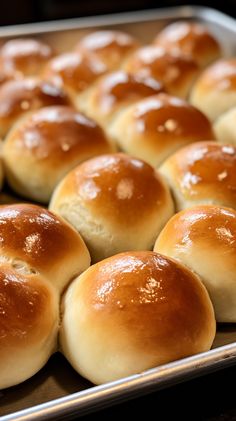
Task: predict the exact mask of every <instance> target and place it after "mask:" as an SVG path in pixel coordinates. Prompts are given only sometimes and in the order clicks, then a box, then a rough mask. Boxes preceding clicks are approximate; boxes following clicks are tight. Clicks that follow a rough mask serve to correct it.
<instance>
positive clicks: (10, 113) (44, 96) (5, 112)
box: [0, 78, 69, 124]
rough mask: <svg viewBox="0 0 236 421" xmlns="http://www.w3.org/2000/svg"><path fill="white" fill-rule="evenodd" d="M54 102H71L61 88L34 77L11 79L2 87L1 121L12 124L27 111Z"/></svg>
mask: <svg viewBox="0 0 236 421" xmlns="http://www.w3.org/2000/svg"><path fill="white" fill-rule="evenodd" d="M54 104H55V105H56V104H58V105H67V104H69V100H68V98H67V96H66V95H65V93H64V92H63V91H62V90H61V89H60V88H57V87H55V86H53V85H51V84H50V83H47V82H43V81H40V80H38V79H32V78H26V79H22V80H11V81H9V82H6V83H4V85H2V86H1V87H0V122H1V123H3V124H7V123H9V124H10V123H11V122H12V119H14V118H16V117H18V116H20V115H21V114H23V113H25V112H27V111H30V110H35V109H38V108H40V107H43V106H47V105H54Z"/></svg>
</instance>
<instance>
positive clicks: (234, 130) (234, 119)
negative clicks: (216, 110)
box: [213, 106, 236, 146]
mask: <svg viewBox="0 0 236 421" xmlns="http://www.w3.org/2000/svg"><path fill="white" fill-rule="evenodd" d="M213 127H214V132H215V135H216V138H217V140H218V141H219V142H220V143H226V144H231V145H234V146H236V106H235V107H234V108H231V109H230V110H229V111H226V113H224V114H222V115H221V116H220V117H219V118H218V119H217V120H216V122H215V123H214V126H213Z"/></svg>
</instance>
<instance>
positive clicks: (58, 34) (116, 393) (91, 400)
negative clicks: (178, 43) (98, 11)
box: [0, 6, 236, 421]
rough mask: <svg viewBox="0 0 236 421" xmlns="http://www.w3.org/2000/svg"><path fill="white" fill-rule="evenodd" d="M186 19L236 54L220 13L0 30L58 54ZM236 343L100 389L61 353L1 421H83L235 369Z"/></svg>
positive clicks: (7, 396) (156, 14)
mask: <svg viewBox="0 0 236 421" xmlns="http://www.w3.org/2000/svg"><path fill="white" fill-rule="evenodd" d="M183 18H184V19H194V20H198V21H200V22H203V23H204V24H206V25H207V26H208V27H209V29H210V30H211V31H212V32H213V33H214V34H215V36H216V37H217V38H218V39H219V41H220V42H221V44H222V47H223V50H224V55H225V56H229V55H233V54H236V43H235V37H236V21H235V20H234V19H232V18H230V17H228V16H225V15H224V14H222V13H220V12H218V11H216V10H212V9H209V8H203V7H189V6H184V7H177V8H170V9H161V10H150V11H141V12H131V13H125V14H116V15H106V16H99V17H90V18H80V19H71V20H65V21H56V22H46V23H39V24H28V25H19V26H11V27H6V28H2V29H0V43H1V42H3V41H4V40H5V39H7V38H13V37H18V36H34V37H38V38H41V39H44V40H46V41H47V42H49V43H50V44H51V45H52V46H54V47H55V48H56V49H57V50H58V51H65V50H68V49H69V48H71V47H73V45H74V44H75V43H76V41H77V40H78V39H79V38H80V37H81V36H82V35H84V34H85V33H87V32H89V31H91V29H95V28H101V27H103V28H104V27H105V28H115V29H121V30H124V31H127V32H129V33H131V34H133V35H135V36H137V37H138V38H139V39H140V40H141V41H143V42H144V43H145V42H149V41H151V40H152V38H153V37H154V35H155V34H156V33H157V32H158V31H159V30H160V29H161V28H162V27H163V26H165V25H167V24H168V23H170V22H171V21H173V20H178V19H183ZM235 341H236V325H226V326H223V325H222V326H221V325H219V326H218V328H217V335H216V339H215V342H214V345H213V349H212V350H211V351H209V352H205V353H202V354H198V355H196V356H193V357H189V358H185V359H182V360H178V361H176V362H173V363H170V364H166V365H163V366H161V367H157V368H154V369H152V370H148V371H146V372H143V373H141V374H137V375H134V376H130V377H128V378H125V379H121V380H119V381H116V382H112V383H107V384H105V385H102V386H96V387H94V386H93V385H92V384H91V383H89V382H88V381H86V380H85V379H83V378H82V377H80V376H79V375H78V374H77V373H76V372H75V371H74V370H73V369H72V367H71V366H70V365H69V364H68V363H67V361H66V360H65V358H64V357H63V356H61V355H60V354H59V353H57V354H55V355H53V356H52V357H51V359H50V360H49V361H48V363H47V364H46V366H45V367H44V368H43V369H42V370H40V372H39V373H37V374H36V375H35V376H33V377H32V378H31V379H29V380H27V381H26V382H24V383H22V384H20V385H18V386H15V387H12V388H9V389H6V390H3V391H1V392H0V416H1V421H7V420H8V421H10V420H21V421H23V420H24V421H26V420H45V419H47V420H50V419H59V418H60V419H61V418H62V417H63V419H64V418H66V419H72V418H75V417H76V418H78V417H79V416H81V415H84V414H85V413H89V412H92V411H95V410H97V409H100V408H102V407H106V406H109V405H112V404H114V403H117V402H121V401H124V400H127V399H130V398H134V397H137V396H138V395H144V394H147V393H149V392H151V391H154V390H158V389H163V388H166V387H168V386H170V385H174V384H176V383H179V382H182V381H185V380H187V379H190V378H193V377H197V376H201V375H203V374H206V373H210V372H212V371H215V370H219V369H221V368H223V367H226V366H229V365H232V364H234V363H236V342H235ZM0 375H1V373H0Z"/></svg>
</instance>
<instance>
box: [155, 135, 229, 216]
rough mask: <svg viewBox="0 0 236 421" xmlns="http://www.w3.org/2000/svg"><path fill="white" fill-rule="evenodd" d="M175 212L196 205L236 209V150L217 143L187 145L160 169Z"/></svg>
mask: <svg viewBox="0 0 236 421" xmlns="http://www.w3.org/2000/svg"><path fill="white" fill-rule="evenodd" d="M160 172H161V174H162V175H163V176H164V177H165V179H166V181H167V182H168V184H169V186H170V188H171V190H172V193H173V195H174V199H175V204H176V209H177V210H181V209H185V208H188V207H190V206H193V205H197V204H216V205H223V206H229V207H231V208H236V148H235V147H233V146H230V145H220V144H218V143H216V142H198V143H193V144H192V145H188V146H186V147H185V148H183V149H180V150H179V151H177V152H176V153H175V154H174V155H172V156H170V157H169V158H168V159H167V160H166V161H165V162H164V164H163V165H162V166H161V167H160Z"/></svg>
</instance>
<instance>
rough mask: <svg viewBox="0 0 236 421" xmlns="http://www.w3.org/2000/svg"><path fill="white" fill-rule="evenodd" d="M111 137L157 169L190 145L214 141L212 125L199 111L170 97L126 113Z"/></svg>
mask: <svg viewBox="0 0 236 421" xmlns="http://www.w3.org/2000/svg"><path fill="white" fill-rule="evenodd" d="M109 134H110V136H111V137H112V138H113V140H114V141H115V142H116V143H117V145H118V146H119V147H120V148H121V149H122V150H123V151H125V152H127V153H129V154H132V155H134V156H136V157H138V158H141V159H144V160H145V161H146V162H148V163H149V164H151V165H153V166H159V165H160V164H161V163H162V162H163V161H164V160H165V159H166V158H167V157H168V156H169V155H171V154H172V153H173V152H175V151H176V150H177V149H179V148H181V147H182V146H184V145H186V144H188V143H192V142H197V141H200V140H211V139H214V134H213V131H212V128H211V124H210V122H209V121H208V119H207V118H206V117H205V116H204V115H203V114H202V113H201V112H200V111H199V110H197V109H196V108H194V107H192V106H191V105H189V104H188V103H187V102H186V101H185V100H183V99H180V98H176V97H173V96H170V95H167V94H159V95H156V96H151V97H149V98H146V99H144V100H142V101H139V102H137V103H136V104H134V105H133V106H131V107H129V108H128V109H126V110H125V111H124V112H123V113H121V114H120V115H118V117H117V118H115V119H114V122H113V123H112V124H111V126H110V128H109Z"/></svg>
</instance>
